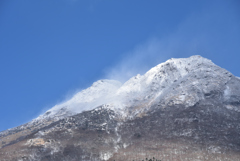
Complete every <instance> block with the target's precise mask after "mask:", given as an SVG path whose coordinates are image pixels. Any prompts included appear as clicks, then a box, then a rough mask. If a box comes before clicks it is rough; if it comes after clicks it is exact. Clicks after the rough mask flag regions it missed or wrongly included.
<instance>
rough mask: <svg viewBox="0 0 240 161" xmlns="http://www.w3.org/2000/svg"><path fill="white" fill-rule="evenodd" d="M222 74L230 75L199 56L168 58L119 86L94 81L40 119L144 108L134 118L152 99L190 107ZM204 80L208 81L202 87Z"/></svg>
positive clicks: (213, 85)
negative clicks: (98, 110)
mask: <svg viewBox="0 0 240 161" xmlns="http://www.w3.org/2000/svg"><path fill="white" fill-rule="evenodd" d="M222 73H225V74H230V73H229V72H227V71H226V70H224V69H222V68H220V67H218V66H216V65H215V64H214V63H212V61H211V60H208V59H206V58H203V57H201V56H191V57H189V58H181V59H170V60H168V61H166V62H164V63H161V64H159V65H157V66H155V67H153V68H152V69H150V70H149V71H148V72H147V73H145V74H144V75H139V74H138V75H137V76H134V77H132V78H131V79H130V80H128V81H127V82H125V83H124V84H123V85H121V83H120V82H118V81H115V80H100V81H97V82H95V83H93V85H92V86H91V87H90V88H87V89H86V90H83V91H81V92H79V93H77V94H76V95H74V96H73V98H71V99H70V100H69V101H67V102H64V103H62V104H59V105H56V106H54V107H53V108H52V109H50V110H48V111H47V112H46V113H45V114H44V115H43V117H46V116H47V117H55V116H64V115H72V114H76V113H80V112H82V111H86V110H91V109H94V108H95V107H98V106H101V105H107V106H106V107H108V108H111V109H113V110H117V111H119V112H121V113H122V114H124V111H127V110H128V108H129V107H139V106H143V105H144V107H141V108H138V109H137V110H135V115H136V113H139V112H141V111H144V110H147V108H149V107H150V106H151V105H152V104H153V103H156V100H158V101H159V100H163V103H166V104H168V103H169V102H171V101H172V102H173V103H174V104H181V103H182V104H185V105H186V106H192V105H194V104H195V103H196V102H197V101H199V100H200V99H203V95H204V93H208V92H210V91H209V90H210V89H212V88H214V87H215V85H216V86H218V85H219V84H221V83H222V82H226V81H227V79H226V80H225V77H224V76H223V74H222ZM230 75H231V74H230ZM208 77H212V78H211V79H209V80H210V81H209V80H208V84H207V85H205V86H204V85H203V84H205V83H206V81H207V79H208ZM202 78H206V79H202ZM227 78H228V77H227ZM189 86H191V88H190V87H189ZM198 88H200V89H198ZM170 91H171V92H170ZM193 91H195V93H193ZM196 91H197V92H196ZM196 93H198V94H196ZM199 93H200V94H199ZM125 115H126V114H125Z"/></svg>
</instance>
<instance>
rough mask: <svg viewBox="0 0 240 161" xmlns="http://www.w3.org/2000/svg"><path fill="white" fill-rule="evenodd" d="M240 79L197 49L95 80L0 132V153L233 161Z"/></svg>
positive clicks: (239, 135)
mask: <svg viewBox="0 0 240 161" xmlns="http://www.w3.org/2000/svg"><path fill="white" fill-rule="evenodd" d="M239 123H240V79H239V78H238V77H235V76H234V75H233V74H231V73H230V72H228V71H227V70H225V69H222V68H221V67H219V66H217V65H215V64H214V63H213V62H212V61H210V60H208V59H206V58H203V57H201V56H191V57H189V58H182V59H170V60H168V61H166V62H164V63H161V64H159V65H157V66H155V67H153V68H152V69H150V70H149V71H148V72H147V73H145V74H144V75H137V76H134V77H132V78H131V79H129V80H128V81H127V82H125V83H124V84H121V83H120V82H118V81H115V80H99V81H97V82H95V83H93V85H92V86H91V87H89V88H87V89H85V90H83V91H81V92H79V93H77V94H75V95H74V96H73V97H72V98H71V99H70V100H68V101H66V102H63V103H61V104H58V105H56V106H54V107H53V108H51V109H50V110H48V111H46V112H45V113H44V114H43V115H40V116H39V117H38V118H36V119H34V120H32V121H31V122H29V123H27V124H24V125H22V126H19V127H16V128H12V129H9V130H6V131H3V132H1V133H0V139H1V141H0V160H1V161H2V160H6V161H9V160H14V161H15V160H29V161H30V160H42V161H45V160H56V161H59V160H62V161H64V160H66V161H75V160H76V161H79V160H86V161H87V160H91V161H94V160H96V161H99V160H116V161H121V160H124V161H125V160H129V161H131V160H135V161H136V160H145V158H152V157H155V158H157V159H161V160H171V161H172V160H176V161H177V160H183V161H186V160H211V161H212V160H234V161H235V160H240V159H239V158H240V124H239Z"/></svg>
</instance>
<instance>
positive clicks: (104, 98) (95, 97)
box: [40, 79, 121, 118]
mask: <svg viewBox="0 0 240 161" xmlns="http://www.w3.org/2000/svg"><path fill="white" fill-rule="evenodd" d="M120 86H121V83H120V82H118V81H115V80H106V79H105V80H99V81H97V82H94V83H93V84H92V86H91V87H89V88H87V89H85V90H82V91H80V92H78V93H77V94H75V95H74V96H73V97H72V98H71V99H70V100H68V101H66V102H64V103H62V104H58V105H55V106H54V107H52V108H51V109H50V110H48V111H47V112H46V113H45V114H44V115H41V116H40V118H45V117H55V116H69V115H73V114H76V113H80V112H82V111H87V110H92V109H93V108H95V107H97V106H100V105H103V104H106V103H108V101H109V100H111V99H112V97H113V96H114V94H115V93H116V90H117V89H118V88H119V87H120Z"/></svg>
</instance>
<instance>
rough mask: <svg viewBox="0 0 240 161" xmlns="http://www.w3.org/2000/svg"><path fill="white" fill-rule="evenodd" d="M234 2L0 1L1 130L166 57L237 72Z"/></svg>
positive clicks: (238, 18)
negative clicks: (200, 60) (198, 57)
mask: <svg viewBox="0 0 240 161" xmlns="http://www.w3.org/2000/svg"><path fill="white" fill-rule="evenodd" d="M239 7H240V4H239V2H238V1H237V0H228V1H223V0H215V1H214V0H213V1H206V0H205V1H190V0H184V1H177V0H172V1H157V0H156V1H151V3H149V2H147V1H142V0H133V1H125V0H123V1H101V0H90V1H87V0H83V1H80V0H75V1H72V0H61V1H54V0H52V1H31V0H26V1H17V0H15V1H1V2H0V8H1V9H0V35H1V36H0V54H1V59H0V75H1V79H0V81H1V82H0V89H1V90H0V97H1V99H0V109H1V117H0V131H2V130H6V129H8V128H11V127H15V126H18V125H20V124H22V123H26V122H28V121H30V120H31V119H33V118H35V117H37V116H38V115H39V114H40V113H42V112H45V111H46V110H47V109H49V108H51V107H53V106H54V105H55V104H59V103H61V102H63V101H65V100H67V99H69V98H71V96H73V95H74V93H76V92H78V91H79V90H76V89H85V88H87V87H89V86H90V85H91V84H92V83H93V82H95V81H97V80H99V79H103V78H108V79H117V80H120V81H121V82H124V81H126V80H128V79H129V78H130V77H132V76H135V75H136V74H138V73H139V74H144V72H146V71H147V70H149V69H150V68H151V67H153V66H155V65H157V64H159V63H161V62H164V61H166V60H167V59H169V58H171V57H178V58H179V57H189V56H191V55H201V56H203V57H206V58H208V59H211V60H212V61H213V62H214V63H215V64H217V65H219V66H220V67H223V68H225V69H227V70H229V71H230V72H232V73H233V74H234V75H236V76H240V71H239V70H238V69H239V63H238V61H239V53H240V47H239V44H240V30H239V29H240V13H239V12H240V10H239ZM66 95H67V96H66Z"/></svg>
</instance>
